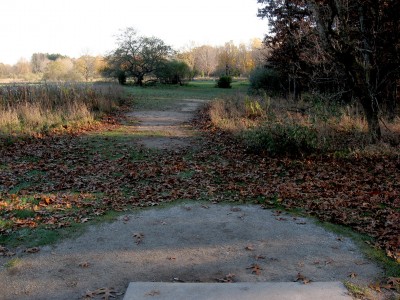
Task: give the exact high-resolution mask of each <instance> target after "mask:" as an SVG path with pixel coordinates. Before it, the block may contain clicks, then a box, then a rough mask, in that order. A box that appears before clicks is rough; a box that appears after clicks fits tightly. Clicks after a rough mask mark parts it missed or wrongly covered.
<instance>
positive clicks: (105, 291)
mask: <svg viewBox="0 0 400 300" xmlns="http://www.w3.org/2000/svg"><path fill="white" fill-rule="evenodd" d="M122 294H123V293H119V292H116V291H115V290H114V288H100V289H97V290H94V291H87V292H86V294H85V295H84V297H86V298H94V297H95V296H97V295H101V296H102V299H104V300H109V299H110V298H116V297H117V296H121V295H122Z"/></svg>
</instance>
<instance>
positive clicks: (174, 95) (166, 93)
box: [126, 81, 249, 109]
mask: <svg viewBox="0 0 400 300" xmlns="http://www.w3.org/2000/svg"><path fill="white" fill-rule="evenodd" d="M215 86H216V82H215V81H191V82H189V83H188V84H187V85H184V86H167V85H159V86H155V87H145V88H140V87H127V89H126V93H127V94H128V95H129V96H131V97H132V98H133V99H134V108H137V109H154V108H159V107H163V106H168V105H170V104H171V103H173V102H174V101H176V100H181V99H202V100H213V99H216V98H221V97H228V96H234V95H237V94H240V93H247V90H248V88H249V83H248V82H247V81H236V82H233V83H232V88H231V89H219V88H216V87H215Z"/></svg>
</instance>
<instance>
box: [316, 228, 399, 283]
mask: <svg viewBox="0 0 400 300" xmlns="http://www.w3.org/2000/svg"><path fill="white" fill-rule="evenodd" d="M316 224H317V225H320V226H322V227H323V228H325V229H326V230H328V231H330V232H334V233H336V234H338V235H341V236H344V237H347V238H350V239H351V240H352V241H353V242H354V243H355V244H356V245H357V246H358V248H359V249H360V250H361V251H362V252H363V253H364V254H365V255H366V256H367V257H368V258H370V259H372V260H374V261H376V262H378V263H379V264H380V265H381V266H382V267H383V268H384V269H385V275H386V276H389V277H400V264H399V263H397V262H396V261H394V260H392V259H390V258H389V257H388V256H387V255H386V254H385V252H384V251H383V250H381V249H378V248H376V247H373V246H372V243H373V240H372V238H371V237H369V236H367V235H365V234H360V233H357V232H355V231H354V230H352V229H351V228H349V227H346V226H342V225H336V224H332V223H328V222H316Z"/></svg>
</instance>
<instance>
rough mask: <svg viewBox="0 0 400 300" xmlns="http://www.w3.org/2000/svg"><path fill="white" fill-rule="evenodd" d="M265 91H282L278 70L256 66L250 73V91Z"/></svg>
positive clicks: (276, 92) (273, 92)
mask: <svg viewBox="0 0 400 300" xmlns="http://www.w3.org/2000/svg"><path fill="white" fill-rule="evenodd" d="M260 90H264V91H267V92H269V93H271V94H278V93H280V92H281V91H282V87H281V80H280V76H279V74H278V72H276V71H275V70H273V69H270V68H269V69H268V68H256V69H254V70H253V71H252V72H251V74H250V91H251V92H258V91H260Z"/></svg>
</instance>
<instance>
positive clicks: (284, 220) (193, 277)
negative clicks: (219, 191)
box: [0, 100, 382, 299]
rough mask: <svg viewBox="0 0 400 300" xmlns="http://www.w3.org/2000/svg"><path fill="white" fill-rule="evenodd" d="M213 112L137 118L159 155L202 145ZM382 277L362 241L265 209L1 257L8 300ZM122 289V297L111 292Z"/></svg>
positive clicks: (183, 211)
mask: <svg viewBox="0 0 400 300" xmlns="http://www.w3.org/2000/svg"><path fill="white" fill-rule="evenodd" d="M202 103H203V101H200V100H183V101H179V102H177V103H176V105H175V106H174V107H171V108H169V109H166V110H160V111H137V112H133V113H130V114H129V115H128V122H129V123H132V124H136V126H133V127H132V130H134V131H136V132H141V133H143V137H142V138H140V139H139V143H141V144H142V145H143V146H146V147H151V148H157V149H177V148H179V147H188V146H191V145H193V141H194V140H195V135H196V133H195V131H194V130H193V129H192V128H191V127H190V126H189V124H188V121H189V120H190V119H191V118H192V116H193V113H194V111H195V110H196V109H197V108H198V107H199V106H200V105H201V104H202ZM380 276H382V270H381V269H380V268H379V267H378V266H377V265H375V264H374V263H373V262H371V261H369V260H368V259H366V258H365V257H363V256H362V255H361V254H360V252H359V250H358V249H357V247H356V246H355V245H354V244H353V242H352V241H351V240H349V239H347V238H344V237H340V236H337V235H335V234H332V233H330V232H327V231H325V230H324V229H322V228H320V227H318V226H316V225H315V224H313V222H312V221H310V220H307V219H303V218H296V217H293V216H290V215H286V214H284V213H281V212H277V211H274V210H263V209H261V208H260V207H258V206H237V207H233V206H227V205H214V204H210V203H193V202H188V203H181V204H177V205H174V206H170V207H167V208H161V209H146V210H144V211H139V212H136V213H131V214H127V215H125V216H121V217H119V218H118V220H115V221H114V222H112V223H107V224H102V225H97V226H91V227H89V228H88V230H87V231H86V232H85V233H84V234H83V235H81V236H80V237H79V238H76V239H71V240H65V241H63V242H61V243H59V244H56V245H53V246H46V247H42V248H41V249H40V251H39V252H37V253H24V252H22V251H19V253H18V254H17V255H16V256H14V257H11V258H9V257H0V299H82V297H84V298H86V299H102V297H104V296H106V295H107V293H111V294H112V295H113V296H115V297H116V299H122V297H123V295H118V294H115V293H112V291H116V292H119V293H123V292H125V290H126V288H127V286H128V284H129V282H131V281H164V282H173V281H175V282H217V281H218V282H230V281H237V282H257V281H273V282H286V281H295V280H298V281H299V284H302V281H306V282H308V281H309V280H311V281H314V282H317V281H342V282H343V281H347V280H349V281H352V282H354V283H357V284H361V285H367V284H368V283H371V282H374V281H375V279H376V278H378V277H380ZM111 288H113V290H111Z"/></svg>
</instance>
